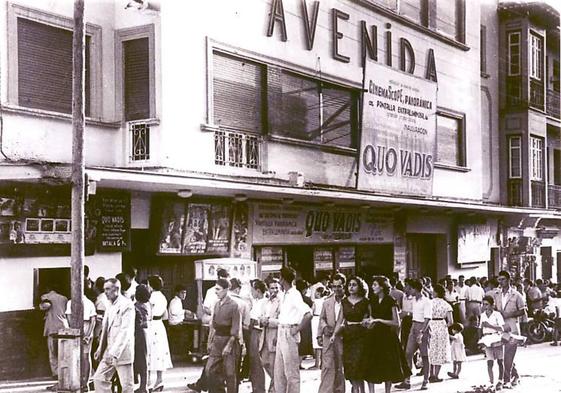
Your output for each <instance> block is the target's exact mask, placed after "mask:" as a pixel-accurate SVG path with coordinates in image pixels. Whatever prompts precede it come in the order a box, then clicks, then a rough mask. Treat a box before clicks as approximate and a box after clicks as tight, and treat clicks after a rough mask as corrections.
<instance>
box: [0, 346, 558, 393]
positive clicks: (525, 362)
mask: <svg viewBox="0 0 561 393" xmlns="http://www.w3.org/2000/svg"><path fill="white" fill-rule="evenodd" d="M374 359H375V357H374V356H373V360H374ZM516 364H517V368H518V371H519V373H520V374H521V376H522V378H521V384H520V385H519V386H518V387H516V388H514V389H512V390H505V392H520V393H522V392H524V393H526V392H528V393H530V392H531V393H533V392H536V393H559V392H561V372H560V369H559V367H558V365H559V364H561V347H551V346H550V345H549V343H545V344H539V345H532V346H530V347H528V348H519V351H518V354H517V356H516ZM311 365H312V362H311V361H310V362H306V364H305V366H306V367H307V366H311ZM451 367H452V366H451V365H447V366H443V368H442V371H441V375H440V377H441V378H444V379H445V380H444V381H443V382H441V383H437V384H430V385H429V390H428V391H429V392H434V393H457V392H465V391H469V390H470V388H471V386H473V385H481V384H485V383H486V382H487V366H486V364H485V360H484V358H483V356H482V355H476V356H470V357H469V358H468V361H467V362H465V363H464V364H463V367H462V373H461V376H460V379H458V380H452V379H447V378H448V376H447V375H446V372H447V371H450V370H451ZM200 372H201V366H200V365H191V364H177V365H176V367H175V368H174V369H172V370H169V371H167V372H166V373H165V375H164V381H165V388H164V392H170V393H177V392H188V389H187V388H186V386H187V383H191V382H194V381H196V380H197V378H198V376H199V375H200ZM496 374H498V370H496ZM320 376H321V372H320V371H319V370H305V371H302V373H301V377H302V385H301V392H302V393H315V392H317V391H318V387H319V383H320ZM495 378H496V377H495ZM421 382H422V380H421V377H413V378H412V387H411V390H409V391H418V390H419V388H420V386H421ZM52 383H53V382H52V381H50V380H26V381H11V382H9V381H8V382H0V393H32V392H33V393H35V392H46V390H45V389H46V387H47V386H49V385H51V384H52ZM394 390H395V389H393V390H392V391H394ZM350 391H351V387H350V384H347V392H350ZM395 391H398V390H395ZM250 392H251V385H250V384H249V383H244V384H242V385H241V387H240V393H250ZM376 392H383V386H382V385H377V386H376ZM320 393H331V392H320Z"/></svg>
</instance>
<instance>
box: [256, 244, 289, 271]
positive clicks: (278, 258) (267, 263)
mask: <svg viewBox="0 0 561 393" xmlns="http://www.w3.org/2000/svg"><path fill="white" fill-rule="evenodd" d="M259 251H260V257H259V262H260V263H261V272H262V273H263V272H278V271H280V269H281V268H282V265H283V262H284V253H283V249H282V247H261V248H260V249H259Z"/></svg>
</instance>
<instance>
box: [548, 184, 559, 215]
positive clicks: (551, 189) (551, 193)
mask: <svg viewBox="0 0 561 393" xmlns="http://www.w3.org/2000/svg"><path fill="white" fill-rule="evenodd" d="M547 194H548V198H547V200H548V202H549V208H551V209H560V210H561V186H558V185H553V184H550V185H548V186H547Z"/></svg>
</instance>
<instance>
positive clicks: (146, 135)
mask: <svg viewBox="0 0 561 393" xmlns="http://www.w3.org/2000/svg"><path fill="white" fill-rule="evenodd" d="M128 128H129V146H130V150H129V161H130V162H137V161H148V160H150V124H149V123H148V122H146V121H131V122H129V123H128Z"/></svg>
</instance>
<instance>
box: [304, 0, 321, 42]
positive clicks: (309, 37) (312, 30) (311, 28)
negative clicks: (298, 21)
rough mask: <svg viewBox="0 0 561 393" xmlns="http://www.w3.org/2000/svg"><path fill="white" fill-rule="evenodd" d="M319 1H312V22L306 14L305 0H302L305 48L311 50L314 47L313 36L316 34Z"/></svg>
mask: <svg viewBox="0 0 561 393" xmlns="http://www.w3.org/2000/svg"><path fill="white" fill-rule="evenodd" d="M318 14H319V1H314V5H313V8H312V24H311V25H310V18H309V16H308V6H307V5H306V0H302V15H303V16H304V29H305V30H306V48H307V49H308V50H312V48H313V47H314V38H315V36H316V26H317V24H318Z"/></svg>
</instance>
